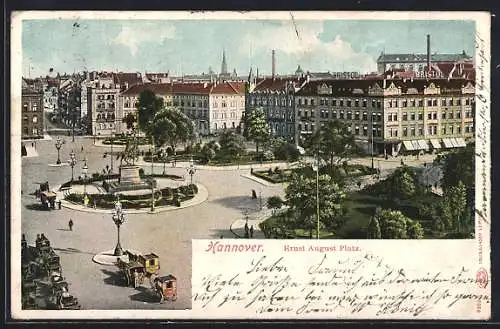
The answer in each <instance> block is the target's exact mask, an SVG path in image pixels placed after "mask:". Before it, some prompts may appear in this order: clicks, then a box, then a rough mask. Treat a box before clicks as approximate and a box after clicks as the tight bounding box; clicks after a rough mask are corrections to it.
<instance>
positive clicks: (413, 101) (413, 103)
mask: <svg viewBox="0 0 500 329" xmlns="http://www.w3.org/2000/svg"><path fill="white" fill-rule="evenodd" d="M410 103H411V106H412V107H415V100H414V99H412V100H411V101H410Z"/></svg>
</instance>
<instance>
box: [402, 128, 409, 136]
mask: <svg viewBox="0 0 500 329" xmlns="http://www.w3.org/2000/svg"><path fill="white" fill-rule="evenodd" d="M403 136H405V137H406V136H408V127H403Z"/></svg>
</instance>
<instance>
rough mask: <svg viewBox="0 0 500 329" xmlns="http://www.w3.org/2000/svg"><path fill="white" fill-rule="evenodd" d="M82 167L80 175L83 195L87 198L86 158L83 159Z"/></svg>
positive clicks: (87, 168)
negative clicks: (81, 174) (81, 176)
mask: <svg viewBox="0 0 500 329" xmlns="http://www.w3.org/2000/svg"><path fill="white" fill-rule="evenodd" d="M83 161H84V163H83V167H82V173H83V195H84V197H85V196H87V174H88V173H89V166H87V157H85V158H84V159H83Z"/></svg>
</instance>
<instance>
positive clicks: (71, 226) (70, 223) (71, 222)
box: [68, 218, 73, 231]
mask: <svg viewBox="0 0 500 329" xmlns="http://www.w3.org/2000/svg"><path fill="white" fill-rule="evenodd" d="M68 226H69V230H70V231H73V220H71V218H70V219H69V222H68Z"/></svg>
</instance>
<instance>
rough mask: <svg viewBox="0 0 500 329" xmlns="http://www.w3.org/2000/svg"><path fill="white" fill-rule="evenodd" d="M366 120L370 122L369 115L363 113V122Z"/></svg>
mask: <svg viewBox="0 0 500 329" xmlns="http://www.w3.org/2000/svg"><path fill="white" fill-rule="evenodd" d="M366 120H368V113H367V112H363V121H366Z"/></svg>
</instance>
